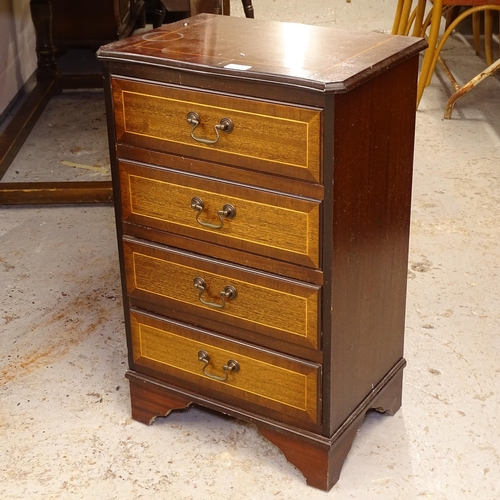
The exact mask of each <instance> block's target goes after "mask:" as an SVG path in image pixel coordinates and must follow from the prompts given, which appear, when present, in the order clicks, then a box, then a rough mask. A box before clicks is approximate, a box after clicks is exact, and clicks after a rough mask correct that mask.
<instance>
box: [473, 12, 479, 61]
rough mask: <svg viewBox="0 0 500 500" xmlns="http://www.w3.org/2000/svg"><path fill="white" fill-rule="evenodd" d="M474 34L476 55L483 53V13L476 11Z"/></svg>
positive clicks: (474, 15)
mask: <svg viewBox="0 0 500 500" xmlns="http://www.w3.org/2000/svg"><path fill="white" fill-rule="evenodd" d="M472 34H473V35H474V50H475V51H476V55H477V56H479V55H481V14H480V13H479V12H474V14H472Z"/></svg>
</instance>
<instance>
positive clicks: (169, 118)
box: [112, 78, 322, 182]
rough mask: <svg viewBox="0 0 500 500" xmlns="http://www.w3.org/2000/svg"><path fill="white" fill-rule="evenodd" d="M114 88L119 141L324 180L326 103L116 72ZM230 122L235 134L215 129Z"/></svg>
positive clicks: (288, 175)
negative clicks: (319, 105) (305, 103)
mask: <svg viewBox="0 0 500 500" xmlns="http://www.w3.org/2000/svg"><path fill="white" fill-rule="evenodd" d="M112 86H113V99H114V110H115V121H116V139H117V141H118V142H119V143H124V144H132V145H135V146H140V147H143V148H145V149H156V150H158V151H165V152H168V153H175V154H181V155H183V156H184V155H185V156H190V157H193V158H200V159H206V160H211V161H216V162H220V163H227V164H230V165H234V166H238V167H242V168H249V169H251V170H261V171H265V172H270V173H273V174H278V175H284V176H287V177H293V178H297V179H302V180H308V181H312V182H321V180H322V175H321V154H320V151H321V148H320V142H321V110H319V109H315V108H312V109H311V108H301V107H294V106H289V105H282V104H276V103H268V102H262V101H252V100H250V99H242V98H238V97H229V96H224V95H220V94H215V93H208V92H200V91H193V90H185V89H179V88H175V87H170V86H166V85H156V84H151V83H144V82H137V81H132V80H125V79H120V78H114V79H113V81H112ZM192 112H194V113H196V114H197V115H198V123H199V124H198V125H197V126H196V128H195V129H194V122H191V123H189V122H188V120H187V116H188V113H192ZM223 119H226V121H224V120H223ZM221 120H223V121H222V122H221ZM227 120H230V122H231V124H232V130H231V131H230V132H225V131H222V130H221V129H218V130H216V128H215V127H216V125H217V126H218V127H219V126H220V125H221V123H222V124H224V123H226V124H227V123H229V122H227ZM217 137H218V139H217ZM200 140H201V141H203V142H200ZM207 142H212V143H207Z"/></svg>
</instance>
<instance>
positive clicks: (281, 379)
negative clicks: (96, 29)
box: [99, 14, 425, 490]
mask: <svg viewBox="0 0 500 500" xmlns="http://www.w3.org/2000/svg"><path fill="white" fill-rule="evenodd" d="M424 47H425V42H424V41H422V40H420V39H416V38H409V37H395V36H391V35H382V34H376V33H362V34H360V33H352V32H347V31H342V30H340V31H339V30H332V29H328V28H320V27H311V26H302V25H295V24H286V23H276V22H266V21H257V20H248V19H242V18H230V17H226V16H214V15H209V14H203V15H199V16H196V17H193V18H190V19H188V20H185V21H181V22H178V23H174V24H171V25H167V26H164V27H162V28H159V29H157V30H153V31H151V32H148V33H145V34H143V35H139V36H136V37H132V38H129V39H126V40H122V41H119V42H115V43H112V44H110V45H107V46H105V47H102V48H101V49H100V51H99V58H100V59H101V60H102V61H103V63H104V74H105V81H106V84H105V88H106V93H107V112H108V117H109V137H110V150H111V160H112V171H113V182H114V196H115V207H116V221H117V230H118V239H119V253H120V263H121V272H122V278H123V295H124V305H125V315H126V328H127V339H128V349H129V370H128V371H127V378H128V379H129V382H130V392H131V400H132V415H133V418H134V419H137V420H139V421H142V422H145V423H151V422H152V421H153V420H154V418H155V417H156V416H158V415H166V414H168V413H169V412H170V411H171V410H173V409H180V408H186V407H188V406H189V405H191V404H199V405H202V406H206V407H209V408H212V409H215V410H218V411H220V412H224V413H227V414H230V415H233V416H235V417H237V418H241V419H244V420H247V421H251V422H253V423H254V424H255V425H256V426H257V428H258V429H259V431H260V432H261V433H262V434H263V435H264V436H265V437H266V438H268V439H269V440H270V441H272V442H273V443H275V444H276V445H277V446H278V447H279V448H280V449H281V450H282V451H283V453H284V454H285V456H286V457H287V459H288V460H289V461H290V462H292V463H293V464H295V465H296V466H297V467H298V468H299V470H301V472H302V473H303V474H304V476H305V477H306V479H307V482H308V483H309V484H310V485H312V486H315V487H318V488H321V489H325V490H328V489H330V488H331V487H332V486H333V484H335V482H336V481H337V479H338V477H339V474H340V469H341V467H342V463H343V461H344V459H345V457H346V455H347V453H348V451H349V449H350V446H351V444H352V441H353V439H354V436H355V433H356V430H357V429H358V428H359V426H360V425H361V423H362V420H363V418H364V416H365V414H366V412H367V411H368V410H370V409H376V410H379V411H382V412H388V413H391V414H392V413H394V412H395V411H397V410H398V408H399V407H400V405H401V389H402V370H403V367H404V365H405V361H404V358H403V333H404V317H405V294H406V275H407V260H408V235H409V220H410V198H411V180H412V163H413V141H414V127H415V103H416V78H417V68H418V53H419V51H420V50H422V49H423V48H424Z"/></svg>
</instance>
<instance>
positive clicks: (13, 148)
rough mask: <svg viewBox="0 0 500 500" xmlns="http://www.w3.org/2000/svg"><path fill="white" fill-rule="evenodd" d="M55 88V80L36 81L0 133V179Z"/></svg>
mask: <svg viewBox="0 0 500 500" xmlns="http://www.w3.org/2000/svg"><path fill="white" fill-rule="evenodd" d="M55 89H56V81H55V80H48V81H42V82H39V83H37V84H36V86H35V88H34V89H33V90H32V91H31V92H30V93H29V95H28V96H27V98H26V99H25V101H24V103H23V104H22V105H21V107H20V109H19V110H18V111H17V112H16V114H15V115H14V117H13V118H12V120H11V121H10V122H9V124H8V125H7V126H6V127H5V130H4V131H3V133H2V135H0V179H1V178H2V177H3V176H4V175H5V172H7V169H8V168H9V166H10V164H11V163H12V161H13V160H14V158H15V157H16V155H17V153H18V152H19V150H20V149H21V147H22V145H23V144H24V141H25V140H26V138H27V137H28V135H29V134H30V132H31V130H32V129H33V127H34V126H35V123H36V122H37V120H38V118H39V117H40V115H41V114H42V112H43V110H44V109H45V106H46V105H47V103H48V102H49V101H50V98H51V97H52V96H53V95H54V92H55Z"/></svg>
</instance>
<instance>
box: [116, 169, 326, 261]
mask: <svg viewBox="0 0 500 500" xmlns="http://www.w3.org/2000/svg"><path fill="white" fill-rule="evenodd" d="M119 169H120V185H121V192H122V217H123V220H124V221H127V222H132V223H136V224H141V225H144V226H148V227H153V228H156V229H160V230H164V231H168V232H173V233H176V234H180V235H183V236H187V237H190V238H195V239H198V240H202V241H207V242H210V243H216V244H220V245H223V246H226V247H229V248H235V249H238V250H243V251H247V252H251V253H255V254H259V255H265V256H267V257H272V258H275V259H278V260H283V261H288V262H291V263H294V264H299V265H303V266H307V267H312V268H318V267H319V232H320V202H318V201H315V200H304V199H300V198H296V197H291V196H285V195H281V194H277V193H271V192H266V191H261V190H258V189H252V188H247V187H242V186H237V185H235V184H232V183H225V182H219V181H215V180H210V179H207V178H204V177H201V176H194V175H186V174H183V173H179V172H172V171H169V170H165V169H160V168H153V167H145V166H140V165H136V164H131V163H128V162H120V163H119ZM193 200H197V204H196V203H194V202H193ZM193 207H194V208H193ZM228 207H229V208H228ZM231 207H232V208H231ZM224 209H226V211H224ZM224 214H227V215H224ZM202 247H203V243H202V242H200V250H201V251H202Z"/></svg>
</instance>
